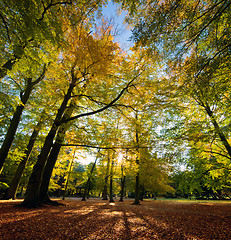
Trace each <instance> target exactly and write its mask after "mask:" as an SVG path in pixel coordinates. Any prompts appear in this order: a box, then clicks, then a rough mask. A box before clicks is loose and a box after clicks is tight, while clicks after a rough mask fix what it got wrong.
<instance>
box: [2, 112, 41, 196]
mask: <svg viewBox="0 0 231 240" xmlns="http://www.w3.org/2000/svg"><path fill="white" fill-rule="evenodd" d="M43 124H44V114H42V116H41V118H40V120H39V121H38V123H37V125H36V126H35V128H34V130H33V133H32V135H31V137H30V140H29V142H28V145H27V147H26V149H25V152H24V154H25V156H24V157H23V159H22V161H21V162H20V163H19V165H18V168H17V170H16V172H15V175H14V178H13V180H12V182H11V184H10V187H9V189H8V193H7V198H9V199H10V198H12V199H15V197H16V196H15V195H16V192H17V188H18V185H19V182H20V179H21V176H22V173H23V170H24V169H25V166H26V164H27V161H28V160H29V157H30V155H31V152H32V149H33V146H34V144H35V141H36V139H37V137H38V134H39V131H40V130H41V129H42V126H43Z"/></svg>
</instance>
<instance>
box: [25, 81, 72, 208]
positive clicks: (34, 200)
mask: <svg viewBox="0 0 231 240" xmlns="http://www.w3.org/2000/svg"><path fill="white" fill-rule="evenodd" d="M75 81H76V79H75ZM74 87H75V82H73V81H72V83H71V84H70V85H69V89H68V91H67V94H66V95H65V97H64V99H63V102H62V104H61V106H60V108H59V110H58V113H57V115H56V117H55V120H54V122H53V125H52V127H51V129H50V131H49V133H48V135H47V137H46V139H45V142H44V144H43V147H42V149H41V152H40V154H39V155H38V159H37V162H36V164H35V165H34V167H33V171H32V174H31V176H30V179H29V183H28V186H27V190H26V194H25V199H24V201H23V202H22V203H21V205H22V206H25V207H37V206H41V201H40V197H39V191H40V186H41V181H42V177H43V170H44V167H45V164H46V162H47V158H48V155H49V153H50V151H51V148H52V146H53V140H54V138H55V135H56V133H57V131H58V129H59V126H60V121H61V120H62V116H63V114H64V112H65V110H66V108H67V104H68V101H69V100H70V98H71V93H72V91H73V89H74Z"/></svg>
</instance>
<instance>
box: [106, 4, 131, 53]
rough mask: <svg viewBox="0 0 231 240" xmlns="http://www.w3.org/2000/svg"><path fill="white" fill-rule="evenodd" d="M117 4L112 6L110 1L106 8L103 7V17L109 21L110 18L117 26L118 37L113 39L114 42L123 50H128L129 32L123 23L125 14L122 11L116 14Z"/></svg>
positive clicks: (129, 43)
mask: <svg viewBox="0 0 231 240" xmlns="http://www.w3.org/2000/svg"><path fill="white" fill-rule="evenodd" d="M117 6H118V4H114V3H113V2H112V1H109V2H108V5H107V6H106V7H103V11H102V12H103V15H104V16H105V17H107V18H108V19H110V18H111V17H112V18H113V19H114V22H115V24H116V26H118V29H119V30H120V31H119V35H118V36H116V37H115V41H118V42H119V43H120V46H121V47H122V49H124V50H128V49H129V48H130V47H131V46H132V42H131V41H129V38H130V36H131V31H130V30H129V29H128V26H127V24H126V23H124V19H125V16H126V12H125V11H123V12H122V13H120V14H118V12H117Z"/></svg>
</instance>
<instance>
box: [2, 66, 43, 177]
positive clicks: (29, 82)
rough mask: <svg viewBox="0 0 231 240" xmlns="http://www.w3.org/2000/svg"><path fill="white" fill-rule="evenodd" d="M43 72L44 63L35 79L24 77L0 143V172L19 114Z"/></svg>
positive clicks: (12, 138) (19, 117)
mask: <svg viewBox="0 0 231 240" xmlns="http://www.w3.org/2000/svg"><path fill="white" fill-rule="evenodd" d="M45 72H46V65H44V67H43V70H42V73H41V74H40V76H39V77H38V78H37V79H36V80H34V81H33V80H32V78H27V79H26V86H25V89H24V90H22V91H21V93H20V100H21V103H20V104H19V105H18V106H17V108H16V110H15V113H14V115H13V118H12V120H11V123H10V126H9V128H8V131H7V133H6V135H5V139H4V141H3V143H2V146H1V148H0V159H1V160H0V173H1V172H2V169H3V164H4V162H5V160H6V158H7V155H8V152H9V150H10V148H11V145H12V142H13V140H14V136H15V133H16V130H17V127H18V124H19V121H20V119H21V115H22V112H23V109H24V107H25V104H26V103H27V101H28V99H29V97H30V94H31V92H32V90H33V88H34V86H35V85H36V84H38V83H39V82H41V81H42V79H43V78H44V76H45Z"/></svg>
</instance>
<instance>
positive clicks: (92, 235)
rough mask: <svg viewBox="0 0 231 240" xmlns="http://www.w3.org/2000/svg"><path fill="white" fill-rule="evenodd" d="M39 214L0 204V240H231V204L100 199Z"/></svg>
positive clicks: (48, 208) (69, 201) (50, 208)
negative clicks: (136, 202) (111, 201)
mask: <svg viewBox="0 0 231 240" xmlns="http://www.w3.org/2000/svg"><path fill="white" fill-rule="evenodd" d="M60 202H61V203H64V204H65V205H64V206H62V205H61V206H48V205H46V206H43V207H41V208H38V209H26V208H22V207H16V206H15V205H16V204H18V202H15V201H0V239H1V240H6V239H7V240H14V239H22V240H27V239H41V240H47V239H65V240H67V239H78V240H80V239H102V240H107V239H116V240H119V239H124V240H126V239H147V240H150V239H176V240H179V239H196V240H199V239H222V240H228V239H231V203H230V202H227V203H223V202H222V203H217V202H212V201H211V202H198V203H197V202H180V201H158V200H156V201H142V202H141V205H131V204H132V202H133V201H132V200H125V201H124V202H118V201H117V200H116V201H115V203H109V202H107V201H103V200H100V199H89V200H87V201H86V202H82V201H81V200H80V199H67V200H64V201H61V200H60Z"/></svg>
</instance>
